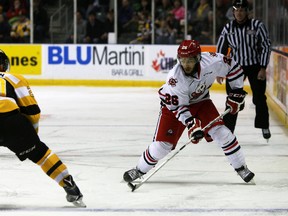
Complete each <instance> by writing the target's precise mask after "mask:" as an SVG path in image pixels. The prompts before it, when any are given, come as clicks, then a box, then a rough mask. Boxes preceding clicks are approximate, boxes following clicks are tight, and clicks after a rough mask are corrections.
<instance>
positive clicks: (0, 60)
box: [0, 50, 10, 72]
mask: <svg viewBox="0 0 288 216" xmlns="http://www.w3.org/2000/svg"><path fill="white" fill-rule="evenodd" d="M0 65H3V71H2V72H8V71H9V69H10V62H9V58H8V57H7V55H6V54H5V53H4V52H3V51H2V50H0Z"/></svg>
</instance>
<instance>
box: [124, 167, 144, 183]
mask: <svg viewBox="0 0 288 216" xmlns="http://www.w3.org/2000/svg"><path fill="white" fill-rule="evenodd" d="M144 174H145V173H142V172H141V171H140V170H138V169H137V168H133V169H131V170H128V171H126V172H125V173H124V175H123V179H124V181H125V182H128V183H129V182H133V181H134V180H136V179H138V178H141V177H142V176H143V175H144Z"/></svg>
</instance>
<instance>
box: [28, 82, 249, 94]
mask: <svg viewBox="0 0 288 216" xmlns="http://www.w3.org/2000/svg"><path fill="white" fill-rule="evenodd" d="M29 83H30V85H34V86H50V85H56V86H94V87H155V88H160V87H161V86H162V85H163V84H164V81H147V80H67V79H65V80H64V79H63V80H61V79H55V80H53V79H29ZM244 89H245V90H246V91H247V92H251V91H250V88H249V87H246V86H245V88H244ZM211 90H220V91H225V84H222V85H220V84H218V83H214V84H213V86H212V87H211Z"/></svg>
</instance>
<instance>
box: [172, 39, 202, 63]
mask: <svg viewBox="0 0 288 216" xmlns="http://www.w3.org/2000/svg"><path fill="white" fill-rule="evenodd" d="M177 56H178V58H189V57H190V58H191V57H192V58H196V59H197V61H200V56H201V48H200V44H199V42H198V41H196V40H183V41H182V42H181V44H180V45H179V47H178V51H177Z"/></svg>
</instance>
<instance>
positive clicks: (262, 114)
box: [223, 65, 269, 132]
mask: <svg viewBox="0 0 288 216" xmlns="http://www.w3.org/2000/svg"><path fill="white" fill-rule="evenodd" d="M242 68H243V71H244V75H245V78H244V80H245V79H246V78H248V81H249V83H250V88H251V90H252V102H253V104H254V105H255V111H256V116H255V120H254V127H255V128H264V129H265V128H269V111H268V106H267V102H266V95H265V92H266V79H265V80H258V79H257V76H258V72H259V71H260V65H252V66H242ZM226 91H227V93H229V92H230V91H231V87H230V86H229V84H228V83H227V82H226ZM237 117H238V114H236V115H232V114H227V115H225V116H224V118H223V119H224V122H225V125H226V126H227V127H228V128H229V129H230V130H231V131H232V132H234V130H235V125H236V121H237Z"/></svg>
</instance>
